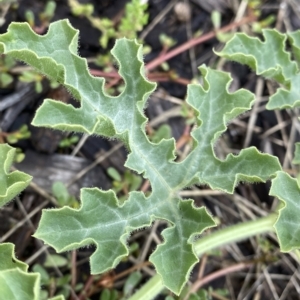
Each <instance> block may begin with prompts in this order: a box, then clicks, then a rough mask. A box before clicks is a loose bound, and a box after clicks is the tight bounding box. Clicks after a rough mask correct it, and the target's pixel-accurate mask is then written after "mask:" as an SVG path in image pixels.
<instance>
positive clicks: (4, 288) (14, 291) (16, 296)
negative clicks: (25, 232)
mask: <svg viewBox="0 0 300 300" xmlns="http://www.w3.org/2000/svg"><path fill="white" fill-rule="evenodd" d="M14 250H15V247H14V245H13V244H11V243H4V244H0V298H1V299H9V300H20V299H22V300H39V299H40V275H39V274H38V273H27V270H28V265H27V264H25V263H23V262H21V261H20V260H18V259H17V258H16V257H15V253H14ZM49 300H50V299H49ZM51 300H64V298H63V297H62V296H58V297H55V298H52V299H51Z"/></svg>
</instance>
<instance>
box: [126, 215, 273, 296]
mask: <svg viewBox="0 0 300 300" xmlns="http://www.w3.org/2000/svg"><path fill="white" fill-rule="evenodd" d="M276 219H277V214H276V213H271V214H269V215H268V216H266V217H263V218H259V219H256V220H253V221H248V222H244V223H239V224H237V225H232V226H229V227H226V228H224V229H220V230H218V231H216V232H213V233H211V234H209V235H207V236H205V237H203V238H201V239H199V240H198V241H196V242H195V245H194V249H195V252H196V254H197V256H198V257H201V256H202V255H203V254H204V253H206V252H209V251H211V250H213V249H216V248H220V247H222V246H225V245H227V244H230V243H233V242H238V241H241V240H244V239H247V238H250V237H252V236H256V235H258V234H263V233H266V232H273V231H274V227H273V225H274V223H275V222H276ZM163 289H164V285H163V283H162V281H161V278H160V276H159V275H158V274H157V275H155V276H153V277H152V278H151V279H150V280H149V281H148V282H147V283H146V284H145V285H144V286H142V288H141V289H139V290H138V291H137V292H136V293H135V294H134V295H133V296H132V297H130V298H129V300H140V299H143V300H151V299H154V298H155V297H156V296H157V295H158V294H159V293H160V292H161V291H162V290H163Z"/></svg>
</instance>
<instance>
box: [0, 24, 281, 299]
mask: <svg viewBox="0 0 300 300" xmlns="http://www.w3.org/2000/svg"><path fill="white" fill-rule="evenodd" d="M77 43H78V31H76V30H75V29H73V28H72V27H71V26H70V24H69V22H68V21H66V20H63V21H59V22H55V23H53V24H52V25H51V26H50V28H49V31H48V33H47V34H46V35H44V36H39V35H37V34H35V33H33V32H32V31H31V29H30V28H29V26H28V25H26V24H13V25H11V26H10V27H9V30H8V33H7V34H4V35H2V36H0V45H1V51H2V53H5V54H8V55H12V56H13V57H15V58H18V59H21V60H23V61H25V62H26V63H28V64H30V65H32V66H34V67H35V68H36V69H38V70H39V71H40V72H42V73H44V74H45V75H47V76H49V77H51V78H53V79H56V80H57V81H59V82H60V83H62V84H63V85H65V86H66V87H67V88H68V89H69V91H70V92H71V93H72V94H73V95H74V97H75V98H77V99H78V100H79V101H80V108H75V107H73V106H71V105H66V104H64V103H61V102H57V101H54V100H50V99H48V100H46V101H45V102H44V103H43V105H42V106H41V107H40V108H39V110H38V112H37V114H36V116H35V118H34V121H33V124H34V125H37V126H48V127H52V128H57V129H61V130H69V131H73V130H74V131H81V132H86V133H88V134H98V135H102V136H108V137H117V138H120V139H121V140H122V141H124V142H125V143H126V145H127V147H128V149H129V155H128V159H127V161H126V166H127V167H128V168H130V169H132V170H135V171H136V172H138V173H141V174H143V176H144V178H147V179H149V181H150V184H151V188H152V190H151V194H150V196H148V197H146V196H145V195H144V193H142V192H132V193H130V195H129V198H128V199H127V201H125V203H124V204H123V205H120V204H119V202H118V199H117V198H116V195H115V193H114V192H112V191H108V192H106V191H102V190H99V189H97V188H90V189H88V188H85V189H82V190H81V203H82V204H81V208H80V209H78V210H76V209H72V208H69V207H64V208H61V209H51V210H46V211H44V212H43V215H42V219H41V222H40V225H39V228H38V230H37V232H36V233H35V236H36V237H38V238H41V239H43V240H44V241H45V243H47V244H49V245H51V246H53V247H54V248H55V249H56V250H57V251H59V252H60V251H66V250H71V249H76V248H79V247H83V246H86V245H89V244H95V245H96V251H95V252H94V254H93V255H92V256H91V270H92V273H101V272H104V271H106V270H108V269H110V268H113V267H115V266H116V265H117V264H118V263H119V261H120V260H121V259H122V258H123V257H124V256H126V255H127V254H128V247H127V245H126V240H127V238H128V237H129V235H130V233H131V232H132V231H134V230H137V229H139V228H143V227H145V226H150V225H151V223H152V221H153V220H155V219H162V220H167V221H168V223H169V227H168V228H167V229H165V230H164V231H163V232H162V236H163V238H164V242H163V243H162V244H161V245H159V246H158V247H157V249H156V250H155V251H154V252H153V254H152V255H151V257H150V260H151V261H152V262H153V264H154V265H155V268H156V270H157V272H158V273H159V274H160V275H161V277H162V280H163V282H164V284H165V285H166V286H167V287H168V288H169V289H170V290H172V291H173V292H174V293H176V294H179V293H180V291H181V289H182V287H183V285H184V283H185V282H186V281H187V279H188V277H189V273H190V271H191V269H192V268H193V266H194V265H195V263H196V262H197V261H198V258H197V257H196V255H195V251H194V248H193V241H194V240H195V238H196V237H197V236H198V235H199V234H200V233H201V232H202V231H203V230H205V229H206V228H209V227H211V226H214V224H215V223H214V221H213V219H212V218H211V216H210V215H209V214H208V212H207V211H206V209H205V208H196V207H195V206H194V205H193V201H192V200H183V199H181V198H180V197H179V193H178V192H179V191H180V190H181V189H184V188H186V187H189V186H191V185H192V184H208V185H209V186H210V187H212V188H216V189H220V190H223V191H226V192H229V193H232V192H233V190H234V188H235V186H236V185H237V184H238V183H239V182H240V181H248V182H257V181H266V180H268V179H269V178H270V177H272V176H273V175H274V174H275V172H276V171H278V170H280V169H281V167H280V165H279V162H278V160H277V158H275V157H271V156H270V155H266V154H261V153H259V152H258V151H257V150H256V148H248V149H244V150H242V151H241V152H240V154H239V155H236V156H235V155H231V154H230V155H228V156H227V157H226V158H225V160H220V159H219V158H217V157H216V155H215V153H214V147H217V144H216V142H217V139H218V137H219V136H220V135H221V134H222V133H223V132H224V131H225V130H226V124H227V123H228V122H229V121H230V120H232V119H233V118H234V117H236V116H238V115H239V114H241V113H243V112H245V111H246V110H248V109H250V108H251V105H252V103H253V101H254V97H253V95H252V94H251V93H250V92H248V91H246V90H241V91H238V92H235V93H233V94H231V93H229V92H228V86H229V84H230V81H231V78H230V77H229V75H228V74H226V73H223V72H219V71H213V70H211V69H209V68H207V67H205V66H203V67H202V68H201V72H202V74H203V76H204V85H203V87H202V86H200V85H190V86H189V88H188V98H187V101H188V103H189V104H190V105H192V106H193V107H194V109H195V110H196V114H197V127H196V128H195V129H194V130H193V132H192V136H193V139H194V147H193V149H192V151H191V152H190V153H189V155H188V156H187V157H186V158H185V159H184V160H183V161H182V162H179V163H178V162H175V160H174V159H175V154H174V153H175V142H174V140H173V139H169V140H164V139H163V140H162V141H161V142H159V143H156V144H155V143H151V142H150V141H149V139H148V137H147V135H146V133H145V124H146V121H147V119H146V117H145V115H144V112H143V111H144V109H145V105H146V101H147V98H148V96H149V95H150V93H151V92H152V91H153V90H154V89H155V84H154V83H151V82H149V81H148V80H147V79H146V78H145V75H144V69H143V63H142V50H141V46H140V45H138V44H137V43H136V42H135V41H130V40H127V39H121V40H118V41H117V42H116V45H115V47H114V48H113V50H112V54H113V55H114V57H115V59H116V61H117V62H118V64H119V73H120V75H121V76H122V77H123V79H124V82H125V88H124V91H123V92H122V93H121V94H120V95H119V96H117V97H111V96H108V95H107V94H105V92H104V91H103V85H104V80H103V79H102V78H95V77H92V76H91V75H90V74H89V72H88V69H87V63H86V60H85V59H83V58H80V57H79V56H78V53H77V47H78V45H77Z"/></svg>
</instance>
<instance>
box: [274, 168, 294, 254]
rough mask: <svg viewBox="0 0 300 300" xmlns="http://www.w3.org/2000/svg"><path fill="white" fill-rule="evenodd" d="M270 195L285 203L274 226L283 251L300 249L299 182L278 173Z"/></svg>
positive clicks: (282, 173) (283, 173) (285, 174)
mask: <svg viewBox="0 0 300 300" xmlns="http://www.w3.org/2000/svg"><path fill="white" fill-rule="evenodd" d="M270 195H272V196H275V197H277V198H278V199H279V200H281V201H282V202H283V207H281V208H280V209H279V216H278V219H277V221H276V223H275V225H274V227H275V230H276V233H277V237H278V240H279V245H280V249H281V251H283V252H288V251H291V250H293V249H298V248H300V225H299V216H300V188H299V186H298V183H297V180H296V179H293V178H292V177H290V176H289V175H288V174H287V173H285V172H278V173H277V176H276V178H275V179H273V180H272V186H271V190H270Z"/></svg>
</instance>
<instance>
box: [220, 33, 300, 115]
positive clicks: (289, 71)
mask: <svg viewBox="0 0 300 300" xmlns="http://www.w3.org/2000/svg"><path fill="white" fill-rule="evenodd" d="M263 37H264V40H263V41H262V40H260V39H258V38H254V37H249V36H247V35H246V34H244V33H238V34H236V35H235V36H234V37H233V38H232V39H231V40H230V41H229V42H228V43H227V44H226V45H225V47H224V48H223V50H222V51H221V52H218V53H217V54H218V55H220V56H222V57H225V58H228V59H230V60H233V61H237V62H239V63H242V64H246V65H248V66H249V67H250V68H251V69H253V70H254V71H255V72H256V73H257V75H261V76H264V77H267V78H272V79H274V80H276V81H277V82H278V83H279V84H280V85H281V86H282V87H281V88H279V89H278V90H277V92H276V93H275V94H274V95H272V96H271V97H270V100H269V102H268V104H267V109H283V108H293V107H299V106H300V94H299V88H298V85H299V80H300V74H299V68H298V65H297V63H296V62H295V61H292V60H291V53H289V52H287V51H286V50H285V48H286V42H287V40H288V39H289V41H290V43H291V44H292V46H293V47H292V49H293V54H294V56H295V58H296V59H298V60H299V58H300V50H299V49H300V47H299V45H300V33H299V31H297V32H295V33H291V34H282V33H279V32H278V31H276V30H274V29H264V30H263Z"/></svg>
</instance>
